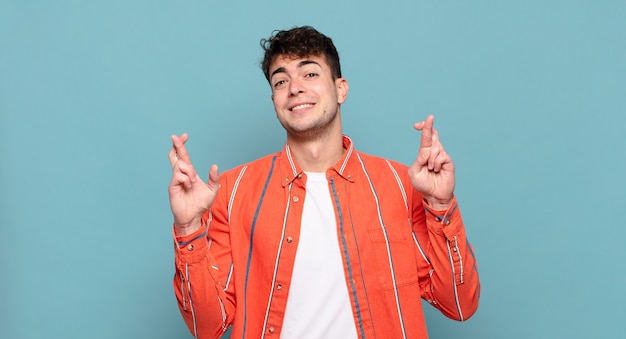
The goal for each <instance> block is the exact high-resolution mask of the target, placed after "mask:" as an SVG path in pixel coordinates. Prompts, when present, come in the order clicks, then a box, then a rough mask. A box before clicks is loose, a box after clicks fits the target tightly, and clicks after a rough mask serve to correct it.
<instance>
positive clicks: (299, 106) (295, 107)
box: [291, 104, 313, 111]
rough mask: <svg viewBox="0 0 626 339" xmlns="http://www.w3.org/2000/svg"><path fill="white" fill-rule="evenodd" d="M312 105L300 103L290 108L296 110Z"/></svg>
mask: <svg viewBox="0 0 626 339" xmlns="http://www.w3.org/2000/svg"><path fill="white" fill-rule="evenodd" d="M312 106H313V104H302V105H298V106H294V107H292V108H291V110H292V111H296V110H299V109H303V108H305V107H312Z"/></svg>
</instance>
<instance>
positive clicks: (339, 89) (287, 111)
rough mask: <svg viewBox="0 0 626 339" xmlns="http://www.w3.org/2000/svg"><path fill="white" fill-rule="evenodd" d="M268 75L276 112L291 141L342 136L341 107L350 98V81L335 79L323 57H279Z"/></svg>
mask: <svg viewBox="0 0 626 339" xmlns="http://www.w3.org/2000/svg"><path fill="white" fill-rule="evenodd" d="M269 72H270V85H271V86H272V102H273V103H274V110H275V111H276V116H277V117H278V120H279V121H280V123H281V125H283V127H284V128H285V130H286V131H287V136H288V138H291V139H294V138H297V139H301V140H302V139H305V140H312V139H316V138H320V137H322V136H324V135H326V134H327V133H329V132H338V133H341V122H340V119H339V107H340V105H341V104H342V103H343V102H344V101H345V100H346V97H347V95H348V82H347V81H346V80H345V79H343V78H338V79H333V76H332V74H331V71H330V67H329V66H328V64H327V63H326V60H325V58H324V57H323V56H309V57H305V58H293V57H290V56H279V57H277V58H276V59H275V60H274V62H272V64H271V65H270V68H269Z"/></svg>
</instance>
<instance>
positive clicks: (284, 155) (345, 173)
mask: <svg viewBox="0 0 626 339" xmlns="http://www.w3.org/2000/svg"><path fill="white" fill-rule="evenodd" d="M343 148H344V149H345V150H346V151H345V152H344V153H343V156H342V157H341V159H340V160H339V161H338V162H337V163H335V164H334V165H333V166H332V167H330V168H328V169H327V170H326V177H327V178H330V177H333V176H339V177H340V178H343V179H345V180H347V181H349V182H354V174H353V173H352V172H354V170H353V169H354V168H355V166H356V165H357V163H358V159H357V154H356V153H357V152H356V150H355V149H354V145H353V144H352V139H350V137H348V136H347V135H344V136H343ZM279 159H280V170H281V177H282V178H283V179H282V182H281V183H282V185H283V187H284V186H287V185H289V184H291V183H292V182H293V181H294V180H295V179H300V178H302V177H303V176H304V171H303V170H302V168H300V166H299V165H298V163H297V162H296V160H295V159H294V158H293V156H292V153H291V149H290V148H289V145H288V144H285V147H283V149H282V151H281V152H280V154H279ZM335 173H336V174H335Z"/></svg>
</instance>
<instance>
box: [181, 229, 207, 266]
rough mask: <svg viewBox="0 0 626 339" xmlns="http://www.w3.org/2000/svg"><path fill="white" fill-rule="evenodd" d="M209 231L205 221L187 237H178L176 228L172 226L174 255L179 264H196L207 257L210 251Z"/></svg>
mask: <svg viewBox="0 0 626 339" xmlns="http://www.w3.org/2000/svg"><path fill="white" fill-rule="evenodd" d="M207 230H208V227H207V225H206V223H205V221H204V220H203V221H202V226H201V227H200V228H199V229H198V230H197V231H195V232H194V233H192V234H189V235H186V236H177V235H176V233H175V231H174V226H172V235H173V237H174V254H175V255H176V261H177V262H184V263H196V262H198V261H200V260H202V258H204V257H206V255H207V252H208V250H209V246H208V240H207Z"/></svg>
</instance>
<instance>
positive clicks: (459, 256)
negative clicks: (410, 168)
mask: <svg viewBox="0 0 626 339" xmlns="http://www.w3.org/2000/svg"><path fill="white" fill-rule="evenodd" d="M413 206H414V207H413V230H414V234H415V235H416V244H417V246H418V247H419V250H420V253H421V256H422V258H418V259H419V260H421V261H422V262H423V263H424V265H420V267H419V270H420V272H419V275H420V287H421V290H422V298H423V299H425V300H426V301H428V302H429V303H430V304H431V305H433V306H434V307H436V308H437V309H439V310H440V311H441V312H442V313H443V314H444V315H445V316H447V317H449V318H451V319H455V320H459V321H464V320H467V319H469V318H470V317H471V316H472V315H473V314H474V313H475V312H476V310H477V308H478V300H479V297H480V281H479V278H478V267H477V262H476V257H475V255H474V250H473V248H472V245H471V244H470V242H469V241H468V240H467V237H466V234H465V227H464V225H463V220H462V218H461V212H460V210H459V207H458V204H457V200H456V197H455V198H454V200H453V201H452V205H451V206H450V208H449V209H448V210H447V211H438V210H433V209H432V208H430V207H429V206H428V205H427V204H426V203H425V202H424V200H423V199H422V197H421V196H420V195H419V193H414V197H413Z"/></svg>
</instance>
